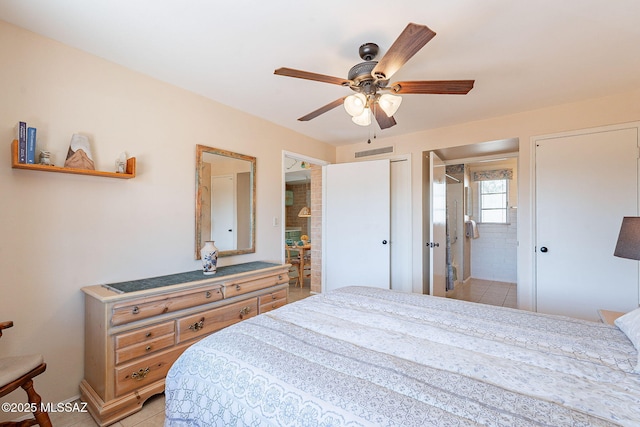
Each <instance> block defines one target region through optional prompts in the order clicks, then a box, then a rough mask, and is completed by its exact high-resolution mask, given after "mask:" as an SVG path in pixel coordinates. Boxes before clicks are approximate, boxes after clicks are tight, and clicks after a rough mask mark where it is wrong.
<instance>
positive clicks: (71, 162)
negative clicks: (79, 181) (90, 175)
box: [64, 133, 96, 170]
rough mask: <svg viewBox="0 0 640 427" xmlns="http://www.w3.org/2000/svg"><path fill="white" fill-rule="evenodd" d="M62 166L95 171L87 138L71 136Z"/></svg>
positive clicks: (76, 134) (77, 135) (76, 135)
mask: <svg viewBox="0 0 640 427" xmlns="http://www.w3.org/2000/svg"><path fill="white" fill-rule="evenodd" d="M64 166H65V167H67V168H74V169H88V170H95V169H96V168H95V166H94V164H93V158H92V157H91V147H89V138H87V137H86V136H84V135H80V134H78V133H74V134H73V136H72V137H71V143H70V144H69V151H68V152H67V160H66V161H65V162H64Z"/></svg>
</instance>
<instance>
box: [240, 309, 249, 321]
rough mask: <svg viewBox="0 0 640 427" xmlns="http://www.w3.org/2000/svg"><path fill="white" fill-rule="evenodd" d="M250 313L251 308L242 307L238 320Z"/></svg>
mask: <svg viewBox="0 0 640 427" xmlns="http://www.w3.org/2000/svg"><path fill="white" fill-rule="evenodd" d="M250 312H251V307H244V308H243V309H242V310H240V318H241V319H244V316H246V315H247V314H249V313H250Z"/></svg>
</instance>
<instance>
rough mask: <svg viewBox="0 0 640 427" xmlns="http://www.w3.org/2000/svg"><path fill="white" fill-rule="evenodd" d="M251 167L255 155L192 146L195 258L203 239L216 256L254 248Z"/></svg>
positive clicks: (198, 254) (252, 171)
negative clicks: (194, 185) (194, 159)
mask: <svg viewBox="0 0 640 427" xmlns="http://www.w3.org/2000/svg"><path fill="white" fill-rule="evenodd" d="M255 169H256V158H255V157H252V156H246V155H244V154H239V153H234V152H231V151H226V150H221V149H218V148H213V147H207V146H204V145H197V146H196V239H195V242H196V245H195V257H196V259H200V249H201V248H202V246H203V245H204V242H206V241H207V240H213V241H214V242H215V245H216V247H217V248H218V251H219V256H228V255H237V254H245V253H252V252H255V194H256V191H255Z"/></svg>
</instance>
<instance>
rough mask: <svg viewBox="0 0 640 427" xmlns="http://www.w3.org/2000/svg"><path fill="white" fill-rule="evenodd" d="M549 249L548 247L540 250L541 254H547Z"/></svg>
mask: <svg viewBox="0 0 640 427" xmlns="http://www.w3.org/2000/svg"><path fill="white" fill-rule="evenodd" d="M548 250H549V249H547V247H546V246H543V247H541V248H540V252H543V253H546V252H547V251H548Z"/></svg>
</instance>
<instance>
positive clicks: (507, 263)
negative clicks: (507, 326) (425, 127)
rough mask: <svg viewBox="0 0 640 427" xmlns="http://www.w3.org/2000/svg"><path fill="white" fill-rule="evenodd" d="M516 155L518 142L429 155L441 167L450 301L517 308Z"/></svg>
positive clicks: (511, 140) (496, 143)
mask: <svg viewBox="0 0 640 427" xmlns="http://www.w3.org/2000/svg"><path fill="white" fill-rule="evenodd" d="M518 150H519V141H518V139H517V138H512V139H508V140H500V141H490V142H484V143H478V144H471V145H468V146H459V147H452V148H447V149H440V150H434V152H435V153H436V154H437V155H438V156H439V157H440V158H442V159H443V160H444V162H445V165H446V169H445V171H446V172H445V175H446V182H447V185H446V192H447V196H446V198H447V232H448V233H447V235H448V239H446V242H444V244H443V245H441V246H444V248H442V251H443V252H445V251H446V257H445V258H446V259H447V262H446V267H447V268H446V270H447V292H446V296H447V297H449V298H455V299H463V300H467V301H473V302H480V303H486V304H491V305H502V306H508V307H514V308H515V307H517V297H516V290H517V250H518V249H517V218H518V215H517V212H518V211H517V204H518V202H517V200H518V185H517V176H518V175H517V172H518ZM491 181H496V182H501V184H500V185H501V187H499V188H497V189H496V188H493V187H492V186H494V183H493V182H491ZM483 202H484V203H483ZM496 203H497V204H496ZM436 249H437V248H436Z"/></svg>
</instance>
